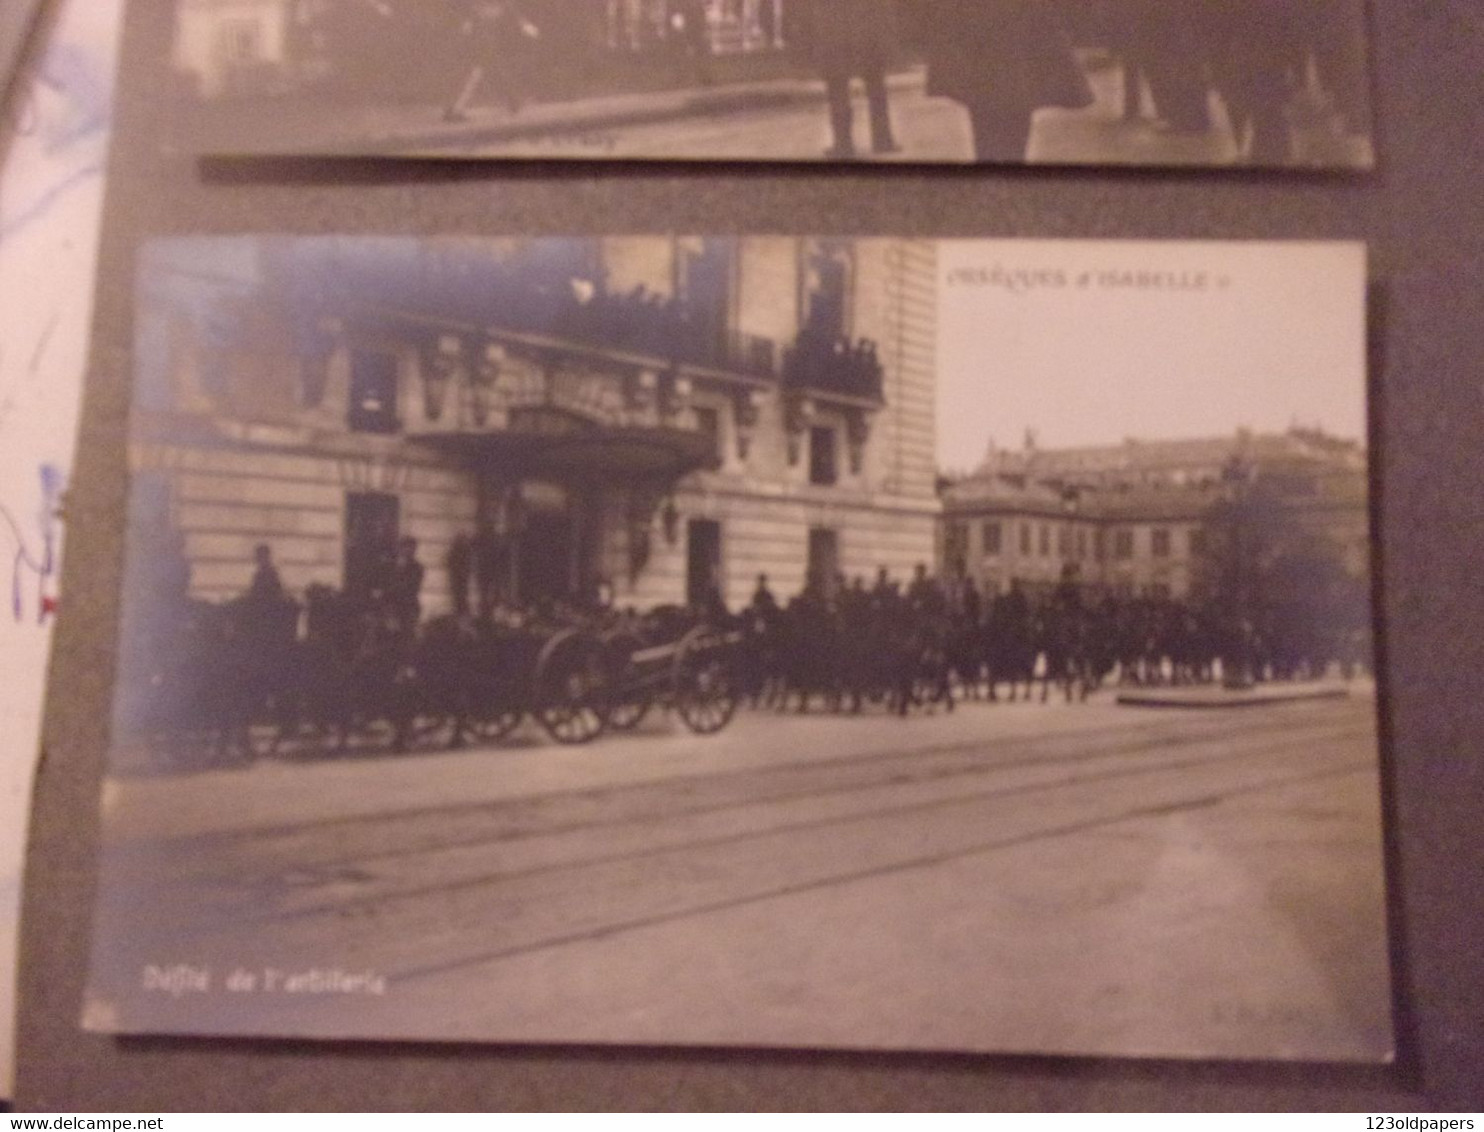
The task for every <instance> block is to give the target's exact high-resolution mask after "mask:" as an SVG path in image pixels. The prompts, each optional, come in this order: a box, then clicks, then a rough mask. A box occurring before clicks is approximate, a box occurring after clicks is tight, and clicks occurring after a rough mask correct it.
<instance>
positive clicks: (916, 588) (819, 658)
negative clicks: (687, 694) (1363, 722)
mask: <svg viewBox="0 0 1484 1132" xmlns="http://www.w3.org/2000/svg"><path fill="white" fill-rule="evenodd" d="M739 618H740V619H741V620H742V622H743V623H744V624H745V625H746V626H747V627H748V629H749V630H750V632H749V640H750V645H749V651H748V655H747V660H746V671H747V685H748V687H749V690H750V691H751V693H752V694H753V696H754V699H755V700H756V701H757V702H761V703H767V704H771V705H774V706H777V707H779V708H786V707H788V706H790V705H797V707H798V709H799V710H801V711H802V710H806V709H807V708H808V707H809V705H810V704H811V703H812V702H813V701H814V700H815V698H816V697H817V698H819V699H820V700H822V702H823V703H824V705H825V706H826V707H827V708H829V709H831V710H858V709H859V708H860V706H861V705H862V704H863V703H865V702H869V701H883V700H884V701H887V702H889V703H890V705H891V706H892V707H893V708H895V709H896V710H897V711H899V712H902V713H905V712H906V711H907V710H908V709H909V708H911V707H914V706H924V705H933V704H942V705H944V706H945V707H951V706H952V702H953V698H954V696H955V695H958V696H969V697H974V698H979V697H984V698H987V699H989V700H995V699H997V698H999V690H1000V689H1001V688H1004V689H1006V690H1007V691H1008V694H1009V697H1010V698H1011V699H1012V700H1013V699H1015V698H1017V696H1018V695H1020V694H1022V693H1023V695H1024V696H1025V697H1026V698H1030V696H1031V694H1032V689H1033V687H1034V686H1035V685H1036V684H1039V685H1040V691H1041V698H1042V699H1043V700H1045V699H1046V698H1047V697H1048V696H1049V694H1050V692H1051V690H1052V688H1053V687H1056V688H1058V689H1060V690H1061V691H1062V693H1063V694H1064V695H1065V697H1066V699H1067V700H1069V701H1070V700H1073V699H1086V697H1087V696H1088V695H1089V694H1090V693H1091V692H1092V691H1093V690H1095V689H1097V688H1098V687H1100V686H1101V685H1103V684H1104V683H1105V682H1106V681H1108V680H1110V679H1112V678H1114V677H1115V675H1116V678H1117V680H1118V682H1119V683H1122V684H1137V685H1146V684H1166V683H1168V684H1194V683H1208V682H1211V681H1214V680H1216V679H1217V678H1218V676H1220V677H1223V678H1226V679H1231V678H1233V677H1234V676H1236V675H1238V674H1241V675H1243V676H1244V677H1246V678H1251V679H1296V678H1318V677H1320V676H1323V675H1325V674H1326V673H1327V672H1328V671H1329V669H1330V668H1331V666H1332V665H1333V664H1336V663H1338V664H1339V666H1340V669H1341V671H1342V672H1343V673H1344V674H1346V675H1347V676H1348V675H1350V674H1352V673H1353V672H1354V671H1355V670H1356V669H1358V668H1360V667H1363V666H1364V664H1365V654H1366V652H1367V645H1366V640H1365V634H1364V629H1363V627H1361V626H1358V625H1344V624H1336V625H1326V624H1324V623H1322V622H1323V619H1322V618H1320V619H1316V618H1314V617H1305V616H1302V615H1300V614H1298V613H1296V612H1295V611H1294V610H1291V609H1289V610H1268V611H1258V612H1255V613H1254V614H1253V616H1252V617H1251V618H1246V617H1241V616H1237V615H1234V614H1232V613H1230V612H1224V611H1222V610H1221V609H1218V608H1217V607H1215V606H1214V605H1208V606H1204V607H1203V606H1199V605H1196V604H1194V603H1191V602H1185V601H1179V600H1175V599H1172V598H1168V597H1122V596H1115V595H1112V594H1105V595H1102V596H1089V595H1088V594H1087V593H1085V592H1084V591H1083V590H1082V589H1081V588H1080V587H1079V586H1077V585H1076V584H1075V583H1074V582H1073V581H1071V580H1069V579H1064V580H1063V581H1062V583H1060V584H1059V585H1057V586H1056V587H1055V588H1054V589H1052V590H1051V591H1050V592H1048V593H1045V594H1043V595H1041V596H1039V597H1035V596H1032V595H1031V594H1030V593H1029V592H1027V590H1026V589H1025V588H1023V587H1022V586H1021V585H1020V584H1019V583H1016V584H1013V585H1012V586H1011V588H1010V589H1009V590H1008V591H1007V592H1004V593H1001V594H997V595H995V596H993V597H989V598H986V597H985V596H984V595H982V594H981V593H980V591H979V589H978V587H977V586H976V585H975V583H974V581H973V579H972V578H970V579H965V580H963V581H961V582H959V583H957V584H956V585H949V584H946V583H943V582H940V581H939V580H938V579H934V578H932V577H930V576H929V575H928V574H927V571H926V569H925V568H924V567H922V566H919V567H918V568H917V570H916V573H915V575H914V577H913V579H912V581H911V582H910V584H909V585H907V586H906V587H905V588H902V587H899V586H898V585H896V584H895V583H893V582H892V581H891V580H890V579H889V578H888V577H887V575H886V572H885V570H883V571H882V572H881V574H880V576H879V577H878V578H877V580H876V582H875V584H874V585H873V586H871V587H867V586H866V585H865V584H864V582H863V580H862V579H860V578H857V579H856V580H855V581H853V582H850V583H846V582H845V580H844V579H843V578H840V579H836V580H835V581H834V582H833V584H831V585H829V586H825V585H822V584H817V583H812V584H810V585H809V586H807V587H806V588H805V590H804V591H803V592H802V593H800V594H799V595H798V596H797V597H795V598H794V599H793V600H791V601H790V602H788V603H787V605H780V604H779V603H778V601H777V600H776V598H775V597H774V596H773V594H772V591H771V589H770V588H769V585H768V581H767V578H766V576H763V577H761V578H760V579H759V581H758V586H757V590H756V592H755V593H754V595H753V598H752V601H751V603H750V604H749V605H748V607H747V608H746V609H745V610H744V611H742V613H741V614H739Z"/></svg>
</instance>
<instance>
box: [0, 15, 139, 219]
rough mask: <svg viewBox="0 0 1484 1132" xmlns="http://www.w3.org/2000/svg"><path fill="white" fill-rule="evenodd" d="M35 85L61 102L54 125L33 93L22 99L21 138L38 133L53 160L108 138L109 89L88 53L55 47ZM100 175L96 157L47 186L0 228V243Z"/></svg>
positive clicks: (70, 46) (100, 165)
mask: <svg viewBox="0 0 1484 1132" xmlns="http://www.w3.org/2000/svg"><path fill="white" fill-rule="evenodd" d="M36 81H37V84H38V85H40V86H45V87H47V88H49V89H51V90H54V91H56V92H57V94H59V95H60V96H61V97H62V99H63V102H64V107H63V111H62V113H61V114H59V115H57V117H56V118H55V120H48V119H44V118H43V117H42V116H41V112H40V110H39V108H38V107H37V104H36V101H35V91H34V88H33V90H32V91H31V92H29V94H28V97H27V98H25V99H24V100H23V106H24V109H23V111H22V114H23V117H22V118H21V119H20V121H19V122H18V124H19V125H20V126H21V127H22V129H21V130H20V133H22V134H24V135H33V134H40V141H41V145H42V148H43V150H44V151H45V152H46V153H47V154H49V155H52V156H57V155H59V154H61V153H62V152H63V151H67V150H71V149H75V147H77V146H79V145H80V144H81V143H83V142H85V141H87V140H88V139H89V138H92V137H95V136H99V135H106V134H107V132H108V128H109V125H110V123H111V118H112V110H113V106H112V87H111V84H110V83H109V82H108V80H107V79H106V77H105V74H104V68H103V67H102V66H100V64H99V61H98V60H97V59H95V58H94V57H93V55H92V53H90V52H89V51H88V50H87V49H86V48H84V47H82V46H81V45H79V44H75V43H59V44H57V45H56V47H54V48H53V49H52V50H51V51H50V52H49V53H48V54H47V56H46V58H45V60H43V62H42V65H41V70H40V72H39V73H38V75H37V78H36ZM102 172H103V161H102V159H101V158H95V159H93V160H91V161H89V162H88V163H87V164H86V165H84V166H81V167H79V168H77V169H74V170H72V171H71V172H70V173H68V175H67V176H66V177H64V178H62V179H61V180H60V181H58V182H57V183H55V184H52V185H49V186H47V188H46V190H45V191H44V192H42V193H41V194H40V196H39V197H38V198H37V199H36V200H34V201H31V202H30V203H29V204H28V205H27V207H25V208H24V209H23V210H22V211H21V212H20V213H19V214H18V215H16V216H15V217H13V218H11V219H8V220H5V221H4V222H3V223H0V240H3V239H4V238H5V237H7V236H12V235H14V234H15V233H17V232H19V231H20V230H21V229H22V228H25V227H27V226H28V225H30V224H31V223H32V222H33V221H35V220H36V219H38V218H39V217H40V216H42V215H44V214H45V213H46V212H48V211H49V210H50V209H51V207H52V205H53V204H55V203H56V201H57V200H58V198H60V197H61V196H63V195H64V194H65V193H67V192H68V191H70V190H71V189H72V188H74V187H75V186H77V185H79V184H81V183H82V182H84V181H87V180H89V179H91V178H93V177H97V176H100V175H101V174H102Z"/></svg>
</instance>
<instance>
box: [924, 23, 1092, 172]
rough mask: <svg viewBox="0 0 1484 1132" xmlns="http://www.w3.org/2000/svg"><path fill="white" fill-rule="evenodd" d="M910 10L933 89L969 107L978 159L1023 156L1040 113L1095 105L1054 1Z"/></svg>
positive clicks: (1017, 159)
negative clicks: (1034, 118) (1054, 108)
mask: <svg viewBox="0 0 1484 1132" xmlns="http://www.w3.org/2000/svg"><path fill="white" fill-rule="evenodd" d="M907 10H908V11H910V12H912V13H913V17H914V19H913V23H912V26H911V28H910V29H909V30H910V34H911V36H912V38H913V39H914V40H915V42H916V43H917V44H918V45H919V47H920V49H921V52H922V55H923V57H924V59H925V60H926V62H927V66H928V93H929V94H934V95H940V96H942V97H944V98H951V99H953V100H954V101H955V102H957V103H959V104H960V105H962V106H963V107H964V109H965V110H967V111H968V112H969V122H970V126H971V128H972V131H973V135H974V157H975V159H976V160H978V161H1009V162H1021V161H1024V160H1025V159H1026V151H1027V148H1028V146H1029V143H1030V134H1031V115H1032V114H1033V113H1034V112H1035V111H1036V110H1038V109H1040V108H1041V107H1043V106H1060V107H1065V108H1067V109H1074V110H1075V109H1081V108H1083V107H1086V106H1089V105H1091V103H1092V91H1091V89H1090V88H1089V87H1088V85H1087V80H1086V77H1085V76H1084V75H1083V74H1082V72H1081V70H1080V69H1079V68H1078V66H1077V63H1076V60H1075V59H1074V58H1073V56H1072V50H1071V44H1070V41H1069V39H1068V37H1067V34H1066V31H1065V28H1064V27H1063V25H1062V23H1061V17H1060V13H1059V11H1058V9H1057V7H1056V6H1055V5H1054V4H1053V3H1051V0H917V3H914V4H913V5H912V6H911V7H910V8H909V9H907Z"/></svg>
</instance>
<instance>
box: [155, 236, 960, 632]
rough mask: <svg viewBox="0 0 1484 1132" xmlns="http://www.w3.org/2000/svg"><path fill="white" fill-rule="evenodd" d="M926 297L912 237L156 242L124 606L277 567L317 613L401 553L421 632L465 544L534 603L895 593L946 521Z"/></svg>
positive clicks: (225, 595)
mask: <svg viewBox="0 0 1484 1132" xmlns="http://www.w3.org/2000/svg"><path fill="white" fill-rule="evenodd" d="M935 281H936V259H935V254H934V249H933V247H932V245H931V244H929V243H915V242H909V241H889V240H861V241H817V240H801V239H796V238H791V237H787V238H746V239H701V238H694V239H692V238H657V237H634V238H612V239H590V240H524V241H522V240H506V241H488V240H467V241H466V240H431V241H427V240H425V241H412V240H377V239H247V238H243V239H222V240H211V239H200V240H176V241H161V242H159V243H156V244H154V245H151V246H150V247H149V248H148V249H146V251H145V253H144V259H143V262H142V266H141V272H140V293H141V306H140V313H139V323H138V333H137V346H136V365H135V370H136V405H135V416H134V420H133V425H132V447H131V450H132V460H133V477H134V478H133V485H132V487H133V494H132V502H131V515H130V520H131V534H132V536H133V537H132V546H131V560H130V569H131V571H133V572H134V573H133V574H132V575H131V581H130V585H131V587H140V586H143V587H149V586H150V585H152V584H155V583H154V582H152V581H151V580H150V575H151V573H152V572H153V573H155V574H158V573H161V572H163V573H166V574H169V573H170V572H171V571H172V570H174V571H175V572H176V573H177V574H179V573H184V574H185V575H187V576H186V577H185V578H184V579H183V581H184V584H186V585H187V586H188V589H189V593H190V594H191V596H193V597H195V598H198V599H203V600H210V601H219V600H224V599H229V598H231V597H234V596H236V595H238V594H241V593H242V592H243V591H244V590H245V589H246V588H247V586H248V584H249V581H250V579H251V576H252V571H253V555H254V550H255V548H256V547H257V546H259V545H266V546H268V547H269V549H270V551H271V553H272V556H273V560H274V562H275V564H276V566H277V568H278V571H279V573H280V575H281V577H282V580H283V582H284V584H285V586H286V587H287V589H288V590H289V591H290V592H291V593H292V594H294V595H296V596H300V595H302V594H303V593H304V591H305V590H306V589H307V588H308V587H309V586H311V585H315V584H319V585H323V586H329V587H333V588H337V589H339V588H354V587H355V586H356V585H357V584H358V581H359V580H361V579H363V578H364V577H365V576H367V574H368V573H369V572H370V571H373V570H374V569H375V568H376V563H377V562H378V561H380V560H384V558H385V556H386V555H387V554H388V553H389V552H390V550H391V548H392V547H393V546H394V544H395V543H396V541H397V540H398V539H399V538H403V537H411V538H415V539H416V540H417V543H418V551H417V553H418V559H419V561H420V562H421V563H422V564H423V566H424V567H425V568H426V578H425V582H424V587H423V594H422V609H423V612H424V614H425V615H431V614H435V613H437V612H441V611H443V610H446V609H448V608H450V606H451V604H452V601H451V593H450V586H449V574H448V570H447V564H448V561H449V556H450V551H451V549H452V548H453V546H454V544H455V540H456V539H458V538H459V536H461V535H462V536H468V537H469V538H470V539H472V540H474V542H475V543H476V546H477V547H479V548H480V552H481V556H482V561H483V562H484V566H483V567H481V568H482V569H484V570H486V572H487V573H488V574H489V575H490V578H491V583H490V584H491V585H492V586H493V588H494V589H495V590H496V591H497V595H498V597H499V599H500V600H502V601H509V602H515V603H526V602H531V601H539V600H543V599H558V598H560V599H568V600H591V599H593V598H595V597H596V596H597V595H598V594H599V592H602V593H604V594H611V595H612V599H613V600H614V602H615V603H616V604H618V605H624V606H635V607H638V608H650V607H654V606H658V605H665V604H680V603H686V602H699V601H702V600H706V599H708V598H709V597H713V596H714V595H718V594H719V596H720V597H721V598H722V599H723V600H725V601H726V602H727V604H728V605H729V606H731V607H733V608H736V607H738V606H739V605H741V604H743V603H745V602H746V601H747V600H748V598H749V597H750V595H751V592H752V589H753V587H754V586H755V584H756V580H757V577H758V575H759V574H763V573H766V574H767V575H768V576H769V578H770V583H771V586H772V588H773V590H774V592H775V594H776V595H777V596H778V597H779V598H780V599H785V598H787V597H788V596H790V595H791V594H793V593H796V592H798V591H799V590H800V589H802V588H803V586H804V585H805V584H806V581H807V580H808V578H809V577H810V575H811V574H812V575H814V576H816V577H818V578H819V579H820V580H821V581H823V582H826V583H832V582H833V580H834V579H835V578H836V577H838V576H839V575H840V574H844V575H866V576H869V575H874V573H875V572H876V570H877V569H878V568H879V567H885V568H887V570H888V571H889V572H890V573H891V574H893V575H895V576H897V577H900V578H905V577H906V576H907V575H908V574H909V573H910V572H911V570H912V568H913V567H914V566H915V565H916V564H917V563H919V562H929V563H930V562H931V561H932V557H933V551H934V538H935V530H936V524H937V518H938V514H939V511H940V503H939V500H938V498H937V495H936V492H935V447H934V412H935V407H934V395H935V356H934V338H935V327H934V318H935V306H936V299H935ZM171 562H176V563H178V564H177V565H175V566H171V565H170V563H171ZM161 584H163V583H161Z"/></svg>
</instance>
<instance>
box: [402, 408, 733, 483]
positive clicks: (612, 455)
mask: <svg viewBox="0 0 1484 1132" xmlns="http://www.w3.org/2000/svg"><path fill="white" fill-rule="evenodd" d="M417 440H418V442H419V443H422V444H426V445H429V446H430V447H433V448H436V449H437V450H439V451H440V452H442V453H444V454H445V455H447V456H448V457H450V458H452V459H454V460H456V461H458V462H459V463H460V464H463V465H464V466H466V467H469V468H471V469H473V470H475V471H478V472H481V473H484V474H488V475H495V476H498V477H499V478H502V479H509V480H515V479H551V480H556V481H558V482H563V481H575V482H606V483H613V484H616V485H628V484H634V485H637V484H640V483H653V482H654V481H656V480H664V481H670V482H673V481H674V480H677V479H679V478H680V477H681V476H684V475H686V474H687V473H689V472H694V471H698V470H700V469H702V468H707V467H712V466H714V465H715V462H716V444H715V440H714V438H713V437H711V436H710V435H708V434H707V433H705V432H699V431H697V430H695V429H683V428H667V427H652V426H651V427H642V426H612V425H599V424H595V423H593V422H591V421H587V420H584V419H582V418H581V417H578V416H575V415H573V414H570V413H565V412H562V411H561V410H557V409H540V410H525V411H521V412H513V413H511V416H510V424H509V427H507V428H504V429H500V430H498V431H490V432H436V433H424V434H422V435H420V436H419V437H418V438H417Z"/></svg>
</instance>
